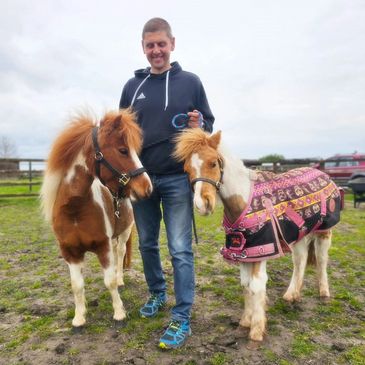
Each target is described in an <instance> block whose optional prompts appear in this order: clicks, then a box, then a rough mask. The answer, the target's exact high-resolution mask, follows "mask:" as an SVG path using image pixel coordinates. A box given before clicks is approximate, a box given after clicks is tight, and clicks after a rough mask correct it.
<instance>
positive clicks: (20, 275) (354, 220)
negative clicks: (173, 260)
mask: <svg viewBox="0 0 365 365" xmlns="http://www.w3.org/2000/svg"><path fill="white" fill-rule="evenodd" d="M0 207H1V212H2V213H0V218H1V219H2V222H3V221H5V220H4V219H6V221H5V222H6V224H4V225H3V224H2V225H1V227H0V240H1V245H0V269H1V270H0V279H1V293H0V294H1V298H0V364H4V365H8V364H35V365H42V364H90V365H93V364H95V365H97V364H135V365H144V364H151V365H153V364H158V365H167V364H190V365H192V364H204V365H205V364H207V365H208V364H212V365H219V364H281V365H286V364H321V365H325V364H331V365H332V364H365V327H364V323H365V310H364V305H363V303H364V302H365V290H364V286H365V274H364V271H365V270H364V262H365V260H364V259H365V249H364V246H365V229H364V226H365V224H364V223H365V209H364V208H361V209H357V210H355V209H353V208H352V206H351V204H350V203H349V204H348V205H347V209H346V212H345V214H344V215H343V221H342V222H341V224H340V225H339V226H338V227H337V228H336V230H335V233H334V242H333V246H332V248H331V263H330V267H329V277H330V283H331V290H332V298H331V300H330V301H329V302H328V303H323V302H321V301H320V300H319V298H318V296H317V286H316V280H315V271H314V269H313V268H308V269H307V277H306V280H305V287H304V289H303V299H302V301H301V302H300V303H298V304H295V305H290V304H287V303H285V302H284V301H283V300H282V299H281V297H282V295H283V294H284V292H285V289H286V287H287V285H288V283H289V280H290V275H291V267H292V264H291V259H290V257H285V258H282V259H279V260H275V261H272V262H270V263H269V264H268V273H269V277H270V279H269V283H268V298H269V302H268V303H269V306H268V307H269V309H268V313H267V314H268V330H267V335H266V337H265V339H264V341H263V343H262V344H260V345H258V344H255V343H251V342H249V341H248V339H247V332H246V331H245V330H242V329H240V328H239V325H238V322H239V319H240V315H241V311H242V308H243V298H242V290H241V288H240V285H239V269H238V267H235V266H232V265H229V264H227V263H225V262H223V261H222V259H221V257H220V255H219V253H218V249H219V246H220V245H221V243H222V242H223V233H222V231H221V229H220V217H221V210H218V211H217V213H215V215H214V216H211V217H209V218H206V219H204V218H201V217H199V218H198V227H199V236H200V240H201V243H200V244H199V245H195V246H194V250H195V257H196V302H195V305H194V309H193V318H192V331H193V335H192V336H191V337H190V338H189V340H188V342H187V344H186V346H185V347H184V348H182V349H180V350H175V351H170V352H165V351H161V350H159V349H158V348H157V346H156V345H157V340H158V338H159V336H160V335H161V333H162V331H163V327H164V326H165V325H166V324H167V323H168V320H169V308H167V310H166V311H164V312H162V313H161V314H159V315H158V317H156V318H154V319H151V320H142V319H140V318H139V316H138V309H139V307H140V306H141V305H142V304H143V302H144V301H145V299H146V285H145V283H144V277H143V273H142V269H141V261H140V258H139V254H138V251H137V249H135V251H134V256H133V268H132V269H131V270H129V271H127V272H126V273H125V275H126V285H125V287H124V288H121V289H120V293H121V298H122V300H123V302H124V305H125V307H126V309H127V311H128V320H127V323H126V325H125V326H124V327H117V326H116V325H115V324H114V323H113V320H112V308H111V300H110V297H109V293H108V292H107V290H106V289H105V287H104V285H103V280H102V275H101V272H100V268H99V265H98V263H97V261H96V260H95V258H94V257H93V256H92V255H90V256H88V258H87V267H86V269H85V278H87V279H86V298H87V301H88V315H87V325H86V326H85V328H84V329H83V331H82V332H81V333H73V332H72V328H71V320H72V316H73V298H72V294H71V289H70V282H69V275H68V269H67V267H66V265H65V263H64V262H63V260H62V258H61V257H60V256H59V253H58V249H57V246H56V244H55V241H54V238H53V235H52V233H51V231H50V229H49V227H47V225H45V224H44V223H43V221H42V219H41V217H40V215H39V211H38V204H37V201H32V200H29V201H27V202H25V203H21V202H18V201H17V202H13V201H0ZM5 211H6V213H5ZM361 224H362V227H361ZM162 246H163V247H165V238H164V235H163V236H162ZM163 261H164V267H165V269H166V277H167V279H168V282H169V288H170V290H169V292H170V297H169V307H171V306H172V304H173V294H172V289H171V288H172V269H171V265H170V264H169V259H168V255H167V252H166V249H165V248H163Z"/></svg>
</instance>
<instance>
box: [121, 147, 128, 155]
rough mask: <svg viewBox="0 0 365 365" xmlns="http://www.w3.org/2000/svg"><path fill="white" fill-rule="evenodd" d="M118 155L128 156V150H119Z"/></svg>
mask: <svg viewBox="0 0 365 365" xmlns="http://www.w3.org/2000/svg"><path fill="white" fill-rule="evenodd" d="M119 153H120V154H121V155H123V156H128V148H120V149H119Z"/></svg>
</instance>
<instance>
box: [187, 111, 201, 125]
mask: <svg viewBox="0 0 365 365" xmlns="http://www.w3.org/2000/svg"><path fill="white" fill-rule="evenodd" d="M188 116H189V121H188V126H189V127H190V128H202V123H203V116H202V113H200V111H199V110H196V109H194V110H193V111H192V112H189V113H188Z"/></svg>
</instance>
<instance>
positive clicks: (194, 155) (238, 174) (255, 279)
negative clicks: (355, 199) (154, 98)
mask: <svg viewBox="0 0 365 365" xmlns="http://www.w3.org/2000/svg"><path fill="white" fill-rule="evenodd" d="M220 142H221V132H217V133H215V134H213V135H209V134H207V133H204V132H203V131H202V130H200V129H198V128H196V129H189V130H186V131H184V132H182V133H181V134H180V135H179V136H178V137H177V145H176V149H175V153H174V155H175V157H176V158H177V159H178V160H180V161H185V162H184V168H185V170H186V171H187V173H188V174H189V177H190V181H191V182H192V185H194V205H195V208H196V209H197V211H198V212H199V213H200V214H201V215H208V214H210V213H212V212H213V210H214V207H215V205H216V194H217V193H218V194H219V196H220V198H221V200H222V202H223V205H224V215H225V220H227V221H228V222H236V221H237V219H238V218H239V217H240V216H241V215H242V212H243V211H245V209H246V208H247V206H248V201H249V200H250V199H251V198H250V197H251V196H252V195H251V193H252V191H251V189H252V187H253V179H254V176H255V174H256V173H255V171H254V170H250V169H248V168H246V167H245V166H244V164H243V163H242V161H241V160H240V159H239V158H237V157H234V156H232V155H230V154H229V152H228V151H227V150H226V149H225V148H224V147H223V146H222V145H221V143H220ZM292 171H294V170H292ZM313 173H314V174H315V173H316V172H313ZM334 189H336V187H334ZM242 231H244V230H242ZM277 237H278V236H277ZM330 245H331V230H326V231H321V232H314V233H313V232H312V233H309V234H308V235H305V236H304V237H303V238H302V239H300V240H299V241H298V242H297V243H295V245H293V247H292V254H293V256H292V258H293V263H294V270H293V275H292V278H291V282H290V285H289V287H288V289H287V291H286V293H285V294H284V299H285V300H286V301H289V302H294V301H299V300H300V296H301V288H302V284H303V276H304V271H305V267H306V264H307V259H308V253H309V251H311V253H313V246H314V250H315V257H316V265H317V273H318V283H319V295H320V296H321V297H324V298H328V297H329V296H330V292H329V287H328V280H327V261H328V250H329V247H330ZM310 248H311V250H310ZM223 250H224V248H223V249H222V251H223ZM222 251H221V252H222ZM280 253H281V254H283V252H282V251H281V252H280ZM258 254H259V253H258ZM246 255H247V253H246V254H245V255H244V256H242V261H243V262H239V261H238V262H237V263H238V264H239V265H240V277H241V285H242V286H243V287H244V297H245V301H244V302H245V307H244V311H243V314H242V317H241V320H240V325H241V326H242V327H245V328H248V329H249V338H250V340H253V341H262V340H263V336H264V334H265V327H266V321H267V320H266V313H265V311H266V283H267V280H268V276H267V273H266V259H261V260H256V261H255V260H254V259H252V260H251V262H250V260H247V261H248V262H245V259H247V258H248V257H247V256H246ZM278 256H279V255H278Z"/></svg>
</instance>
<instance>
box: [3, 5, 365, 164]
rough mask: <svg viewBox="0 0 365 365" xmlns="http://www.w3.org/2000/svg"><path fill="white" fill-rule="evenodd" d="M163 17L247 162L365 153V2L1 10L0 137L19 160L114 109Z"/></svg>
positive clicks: (176, 56) (178, 57)
mask: <svg viewBox="0 0 365 365" xmlns="http://www.w3.org/2000/svg"><path fill="white" fill-rule="evenodd" d="M155 16H159V17H163V18H165V19H167V20H168V21H169V22H170V24H171V26H172V30H173V33H174V35H175V37H176V49H175V51H174V52H173V54H172V61H179V63H180V64H181V66H182V67H183V69H186V70H188V71H191V72H194V73H196V74H197V75H198V76H199V77H200V78H201V80H202V82H203V84H204V86H205V89H206V93H207V95H208V99H209V103H210V106H211V109H212V111H213V113H214V115H215V117H216V123H215V130H219V129H220V130H222V131H223V136H224V139H225V142H226V144H228V145H229V146H230V148H231V150H232V151H233V152H234V153H235V154H237V155H238V156H239V157H241V158H244V159H246V158H259V157H262V156H264V155H267V154H271V153H278V154H282V155H284V156H285V157H286V158H294V157H322V158H326V157H329V156H330V155H333V154H335V153H352V152H353V151H354V150H357V151H359V152H365V20H364V19H365V1H363V0H306V1H302V0H276V1H272V0H255V1H254V0H251V1H248V0H237V1H230V0H226V1H219V2H218V1H213V0H202V1H194V0H184V1H177V0H175V1H169V2H167V1H159V0H157V1H156V0H153V1H147V0H136V1H130V0H128V1H124V0H118V1H116V0H115V1H114V0H103V1H96V0H88V1H83V0H69V1H64V0H54V1H53V0H32V1H29V0H23V1H20V0H0V137H1V136H6V137H7V138H9V139H11V140H12V141H13V142H14V143H15V144H16V146H17V157H24V158H26V157H28V158H30V157H33V158H46V157H47V154H48V152H49V148H50V145H51V143H52V142H53V140H54V138H55V137H56V135H57V133H58V132H59V131H60V130H61V129H62V128H63V127H64V126H65V124H66V123H67V119H68V118H69V115H70V114H72V112H74V111H75V110H77V109H80V108H83V107H88V108H90V109H92V110H93V111H95V114H96V115H97V116H98V117H99V116H101V115H102V113H103V112H105V111H106V110H108V109H116V108H117V107H118V103H119V98H120V93H121V89H122V86H123V85H124V83H125V82H126V81H127V80H128V79H129V78H131V77H132V76H133V71H134V70H135V69H138V68H142V67H145V66H147V65H148V63H147V60H146V59H145V56H144V54H143V52H142V48H141V44H140V40H141V30H142V27H143V25H144V23H145V22H146V21H147V20H148V19H150V18H152V17H155Z"/></svg>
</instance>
